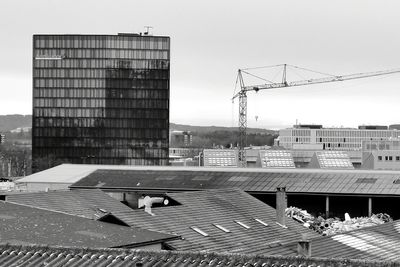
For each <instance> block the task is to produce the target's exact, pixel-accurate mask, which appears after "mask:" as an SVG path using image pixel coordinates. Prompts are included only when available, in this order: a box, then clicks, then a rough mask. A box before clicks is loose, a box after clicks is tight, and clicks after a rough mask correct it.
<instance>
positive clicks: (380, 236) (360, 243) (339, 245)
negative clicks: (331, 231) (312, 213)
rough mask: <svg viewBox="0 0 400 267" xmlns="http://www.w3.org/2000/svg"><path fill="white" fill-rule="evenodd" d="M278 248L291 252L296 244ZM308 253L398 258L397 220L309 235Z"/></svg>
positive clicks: (285, 253) (399, 229) (399, 234)
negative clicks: (321, 235) (351, 229)
mask: <svg viewBox="0 0 400 267" xmlns="http://www.w3.org/2000/svg"><path fill="white" fill-rule="evenodd" d="M287 249H288V250H287V251H285V250H283V249H282V250H281V251H280V253H279V254H280V255H282V256H295V255H296V254H297V244H291V245H289V246H287ZM311 252H312V253H311V255H312V256H313V257H323V258H347V259H362V260H381V261H383V260H384V261H400V220H397V221H393V222H389V223H385V224H381V225H376V226H371V227H365V228H361V229H357V230H353V231H349V232H346V233H341V234H336V235H332V236H328V237H318V238H313V239H311Z"/></svg>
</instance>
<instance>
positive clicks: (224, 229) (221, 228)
mask: <svg viewBox="0 0 400 267" xmlns="http://www.w3.org/2000/svg"><path fill="white" fill-rule="evenodd" d="M213 225H214V226H215V227H217V228H218V229H220V230H222V231H224V232H225V233H230V232H231V231H229V230H228V229H226V228H225V227H223V226H221V225H219V224H213Z"/></svg>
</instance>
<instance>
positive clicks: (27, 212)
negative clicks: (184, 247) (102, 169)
mask: <svg viewBox="0 0 400 267" xmlns="http://www.w3.org/2000/svg"><path fill="white" fill-rule="evenodd" d="M0 214H1V215H0V223H1V225H2V227H1V229H0V236H1V239H0V243H1V244H11V245H29V244H32V245H33V244H41V245H49V246H65V247H91V248H113V247H114V248H117V247H126V248H133V247H142V248H152V249H161V247H162V243H164V242H165V241H169V240H173V239H176V238H178V237H177V236H174V235H169V234H163V233H158V232H153V231H149V230H144V229H139V228H132V227H127V226H119V225H115V224H110V223H105V222H99V221H94V220H88V219H85V218H80V217H76V216H72V215H67V214H63V213H60V212H52V211H48V210H44V209H36V208H31V207H27V206H23V205H17V204H12V203H5V202H0Z"/></svg>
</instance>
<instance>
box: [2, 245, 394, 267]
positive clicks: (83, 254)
mask: <svg viewBox="0 0 400 267" xmlns="http://www.w3.org/2000/svg"><path fill="white" fill-rule="evenodd" d="M0 265H1V266H35V267H36V266H65V267H73V266H74V267H77V266H87V267H92V266H93V267H94V266H95V267H97V266H102V267H111V266H113V267H125V266H126V267H128V266H129V267H130V266H136V267H139V266H141V267H153V266H164V267H170V266H171V267H172V266H173V267H199V266H210V267H222V266H223V267H226V266H243V267H247V266H253V267H261V266H262V267H271V266H291V267H301V266H321V267H328V266H330V267H339V266H340V267H346V266H352V267H361V266H370V267H386V266H391V267H395V266H399V263H394V262H376V261H374V262H372V261H360V260H341V259H320V258H300V257H278V256H262V255H249V254H246V255H244V254H221V253H201V252H176V251H139V250H122V249H118V250H117V249H107V250H99V249H97V250H96V249H82V248H75V249H74V248H62V247H40V246H23V247H21V246H0Z"/></svg>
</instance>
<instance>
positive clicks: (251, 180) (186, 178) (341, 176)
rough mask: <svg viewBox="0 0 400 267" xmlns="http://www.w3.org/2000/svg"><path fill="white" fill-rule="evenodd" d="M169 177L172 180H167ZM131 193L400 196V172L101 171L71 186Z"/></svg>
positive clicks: (297, 170) (264, 170)
mask: <svg viewBox="0 0 400 267" xmlns="http://www.w3.org/2000/svg"><path fill="white" fill-rule="evenodd" d="M165 177H168V179H165ZM71 187H72V188H93V187H95V188H103V189H116V188H118V189H130V190H143V189H151V190H157V189H160V190H163V191H165V190H203V189H213V188H230V187H237V188H240V189H242V190H244V191H246V192H268V193H274V192H275V191H276V187H286V191H287V192H288V193H289V194H290V193H307V194H308V193H313V194H317V193H324V194H367V195H374V194H376V195H400V172H399V171H397V172H396V171H390V172H388V171H365V170H346V171H344V170H329V171H325V170H304V169H301V170H299V169H284V170H282V169H279V170H278V169H275V170H268V169H245V170H243V169H239V168H238V169H223V170H221V169H218V170H215V169H214V170H212V169H203V168H191V169H189V170H188V169H187V168H181V169H177V168H175V169H172V168H171V169H168V168H164V169H160V170H157V169H149V170H141V169H137V170H125V171H123V170H97V171H95V172H93V173H92V174H90V175H88V176H87V177H85V178H83V179H82V180H80V181H78V182H77V183H75V184H73V185H72V186H71Z"/></svg>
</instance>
